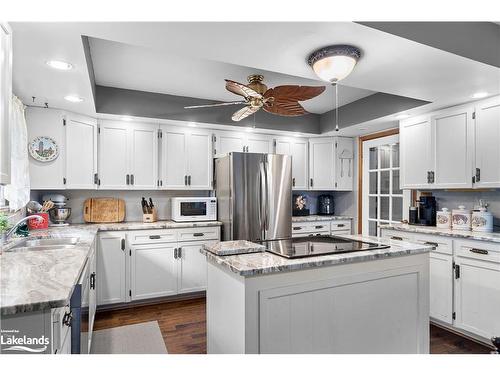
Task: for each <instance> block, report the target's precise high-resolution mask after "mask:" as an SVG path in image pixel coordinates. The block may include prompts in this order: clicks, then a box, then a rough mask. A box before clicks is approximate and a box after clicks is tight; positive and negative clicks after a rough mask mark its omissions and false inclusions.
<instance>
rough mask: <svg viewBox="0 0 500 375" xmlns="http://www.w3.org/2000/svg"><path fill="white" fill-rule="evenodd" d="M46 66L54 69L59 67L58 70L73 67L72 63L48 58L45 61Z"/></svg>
mask: <svg viewBox="0 0 500 375" xmlns="http://www.w3.org/2000/svg"><path fill="white" fill-rule="evenodd" d="M46 64H47V65H48V66H50V67H51V68H54V69H59V70H71V69H73V65H72V64H70V63H67V62H65V61H60V60H49V61H47V62H46Z"/></svg>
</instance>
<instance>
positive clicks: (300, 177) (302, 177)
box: [291, 139, 309, 190]
mask: <svg viewBox="0 0 500 375" xmlns="http://www.w3.org/2000/svg"><path fill="white" fill-rule="evenodd" d="M291 155H292V185H293V189H297V190H299V189H300V190H306V189H308V188H309V184H308V178H307V170H308V163H307V140H306V139H302V140H296V141H294V142H293V143H292V146H291Z"/></svg>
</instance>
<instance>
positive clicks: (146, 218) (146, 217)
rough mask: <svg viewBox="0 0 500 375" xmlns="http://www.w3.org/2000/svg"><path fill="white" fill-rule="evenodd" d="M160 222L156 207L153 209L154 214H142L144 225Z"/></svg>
mask: <svg viewBox="0 0 500 375" xmlns="http://www.w3.org/2000/svg"><path fill="white" fill-rule="evenodd" d="M156 221H158V213H157V212H156V207H153V213H152V214H142V222H143V223H154V222H156Z"/></svg>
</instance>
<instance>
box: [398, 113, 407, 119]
mask: <svg viewBox="0 0 500 375" xmlns="http://www.w3.org/2000/svg"><path fill="white" fill-rule="evenodd" d="M408 117H410V115H409V114H407V113H403V114H401V115H399V116H396V120H403V119H405V118H408Z"/></svg>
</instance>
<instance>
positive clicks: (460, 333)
mask: <svg viewBox="0 0 500 375" xmlns="http://www.w3.org/2000/svg"><path fill="white" fill-rule="evenodd" d="M430 324H432V325H434V326H436V327H439V328H441V329H444V330H445V331H448V332H451V333H453V334H455V335H457V336H460V337H463V338H465V339H467V340H470V341H474V342H475V343H476V344H480V345H483V346H486V347H487V348H490V349H493V350H496V348H495V347H494V346H493V344H491V342H490V343H488V341H486V339H479V338H478V337H476V336H472V335H471V334H467V333H465V332H463V331H460V330H458V329H456V328H453V327H450V326H448V325H446V324H442V323H439V322H436V321H434V320H431V321H430ZM483 340H484V341H483Z"/></svg>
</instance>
